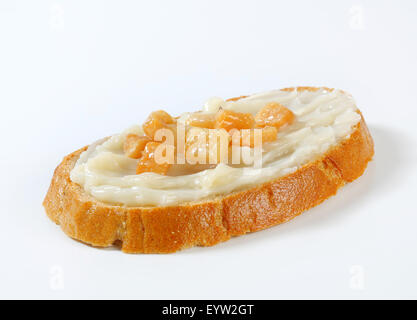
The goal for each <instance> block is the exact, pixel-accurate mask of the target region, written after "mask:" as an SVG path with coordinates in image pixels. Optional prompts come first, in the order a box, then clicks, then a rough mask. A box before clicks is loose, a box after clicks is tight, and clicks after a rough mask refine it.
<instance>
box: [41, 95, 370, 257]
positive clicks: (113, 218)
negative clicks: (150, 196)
mask: <svg viewBox="0 0 417 320" xmlns="http://www.w3.org/2000/svg"><path fill="white" fill-rule="evenodd" d="M285 90H298V91H302V90H311V91H315V90H318V88H310V87H298V88H288V89H285ZM329 90H331V89H329ZM236 99H238V98H236ZM86 149H87V147H85V148H83V149H80V150H78V151H76V152H74V153H72V154H70V155H68V156H66V157H65V158H64V160H63V161H62V163H61V164H60V165H59V166H58V167H57V168H56V170H55V173H54V176H53V179H52V182H51V185H50V187H49V190H48V193H47V195H46V198H45V200H44V203H43V204H44V207H45V210H46V213H47V215H48V216H49V218H50V219H51V220H52V221H54V222H55V223H56V224H58V225H60V226H61V228H62V230H63V231H64V232H65V233H66V234H67V235H68V236H70V237H72V238H74V239H77V240H80V241H83V242H85V243H88V244H91V245H93V246H97V247H108V246H111V245H113V244H114V243H116V242H121V244H122V245H121V248H122V250H123V251H124V252H126V253H171V252H175V251H178V250H181V249H185V248H189V247H193V246H213V245H215V244H217V243H220V242H223V241H227V240H228V239H230V238H231V237H233V236H239V235H243V234H246V233H249V232H255V231H259V230H263V229H266V228H269V227H272V226H274V225H278V224H280V223H283V222H286V221H288V220H291V219H292V218H294V217H296V216H297V215H299V214H301V213H302V212H304V211H306V210H308V209H310V208H312V207H314V206H316V205H318V204H320V203H321V202H323V201H324V200H326V199H327V198H329V197H330V196H332V195H334V194H336V192H337V190H338V189H339V188H340V187H342V186H343V185H344V184H346V183H347V182H351V181H353V180H355V179H357V178H358V177H360V176H361V175H362V174H363V172H364V171H365V169H366V167H367V164H368V162H369V161H371V160H372V157H373V155H374V143H373V140H372V137H371V135H370V133H369V130H368V128H367V126H366V123H365V120H364V119H363V117H362V115H361V121H360V122H359V123H358V124H357V125H356V126H355V128H354V129H353V132H352V134H351V135H350V136H349V137H347V138H346V139H345V140H343V141H342V142H340V143H339V144H338V145H336V146H334V147H332V148H330V149H329V150H328V151H327V152H326V153H325V154H323V155H322V156H321V157H320V158H318V159H315V160H314V161H312V162H309V163H307V164H306V165H304V166H303V167H301V168H300V169H298V170H297V171H296V172H294V173H291V174H288V175H286V176H284V177H281V178H278V179H275V180H272V181H270V182H268V183H265V184H262V185H259V186H257V187H253V188H250V189H248V190H244V191H239V192H234V193H232V194H229V195H224V196H219V197H216V198H213V199H209V200H204V201H201V202H189V203H183V204H181V205H178V206H169V207H126V206H117V205H109V204H106V203H103V202H100V201H97V200H96V199H94V198H93V197H91V196H90V195H88V194H87V193H86V192H85V191H84V189H83V188H82V187H81V186H80V185H78V184H76V183H74V182H72V181H71V179H70V173H71V170H72V169H73V168H74V166H75V163H76V162H77V160H78V158H79V156H80V155H81V153H82V152H84V151H85V150H86Z"/></svg>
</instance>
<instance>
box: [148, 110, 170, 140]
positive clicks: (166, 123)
mask: <svg viewBox="0 0 417 320" xmlns="http://www.w3.org/2000/svg"><path fill="white" fill-rule="evenodd" d="M174 123H175V119H174V118H173V117H171V116H170V115H169V113H167V112H165V111H163V110H159V111H155V112H152V113H151V114H150V116H149V117H148V119H147V120H146V121H145V123H144V124H143V131H144V132H145V134H146V135H147V136H148V137H149V138H150V139H151V140H153V139H154V137H155V133H156V132H157V131H158V130H160V129H168V128H169V127H170V125H172V124H174Z"/></svg>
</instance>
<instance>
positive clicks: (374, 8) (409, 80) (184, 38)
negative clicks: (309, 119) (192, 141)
mask: <svg viewBox="0 0 417 320" xmlns="http://www.w3.org/2000/svg"><path fill="white" fill-rule="evenodd" d="M416 21H417V2H416V1H411V0H410V1H405V0H404V1H364V0H362V1H361V0H357V1H307V0H306V1H260V0H256V1H242V0H240V1H224V0H222V1H213V0H211V1H195V0H193V1H179V0H176V1H168V0H165V1H98V0H97V1H81V0H80V1H75V0H71V1H58V0H56V1H12V0H2V1H0V107H1V113H0V123H1V128H0V130H1V131H0V134H1V157H0V165H1V166H0V168H1V175H0V177H1V178H0V195H1V233H0V243H1V252H0V298H56V299H59V298H140V299H174V298H177V299H183V298H188V299H190V298H195V299H197V298H207V299H213V298H216V299H223V298H234V299H238V298H254V299H258V298H264V299H270V298H273V299H276V298H417V289H416V286H417V273H416V269H417V257H416V241H417V209H416V205H415V204H416V195H417V192H416V191H417V170H416V169H417V165H416V163H417V152H416V150H415V148H416V146H417V143H416V141H417V124H416V120H417V106H416V101H417V98H416V74H417V62H416V61H417V59H416V56H417V45H416V35H417V22H416ZM293 85H313V86H320V85H325V86H329V87H336V88H342V89H345V90H347V91H349V92H350V93H352V94H353V95H354V97H355V98H356V100H357V102H358V106H359V107H360V108H361V110H362V111H363V113H364V115H365V118H366V119H367V122H368V125H369V127H370V130H371V132H372V135H373V137H374V139H375V143H376V156H375V160H374V161H373V162H372V163H371V164H370V166H369V168H368V170H367V172H366V173H365V175H364V176H363V177H361V178H360V179H358V180H357V181H355V182H354V183H352V184H350V185H348V186H346V187H345V188H343V189H342V190H341V191H340V192H339V193H338V195H337V196H336V197H333V198H331V199H329V200H328V201H327V202H325V203H324V204H323V205H321V206H319V207H317V208H314V209H313V210H310V211H308V212H306V213H305V214H303V215H302V216H300V217H298V218H296V219H295V220H293V221H291V222H289V223H287V224H284V225H281V226H277V227H274V228H271V229H269V230H266V231H262V232H259V233H255V234H250V235H247V236H243V237H240V238H235V239H232V240H231V241H229V242H226V243H223V244H220V245H217V246H215V247H212V248H193V249H189V250H185V251H182V252H179V253H176V254H171V255H126V254H123V253H121V252H120V251H118V250H116V249H104V250H103V249H94V248H92V247H89V246H86V245H84V244H82V243H79V242H76V241H74V240H71V239H70V238H68V237H67V236H66V235H64V234H63V233H62V232H61V230H60V229H59V227H58V226H56V225H54V224H53V223H52V222H51V221H49V220H48V218H47V217H46V215H45V214H44V211H43V208H42V206H41V203H42V200H43V197H44V196H45V194H46V191H47V188H48V186H49V182H50V179H51V177H52V173H53V170H54V168H55V167H56V166H57V165H58V163H59V162H60V160H61V159H62V157H63V156H64V155H66V154H68V153H70V152H71V151H73V150H76V149H78V148H79V147H82V146H84V145H87V144H88V143H90V142H92V141H95V140H97V139H98V138H101V137H104V136H108V135H109V134H112V133H116V132H119V131H121V130H122V129H124V128H125V127H127V126H129V125H131V124H135V123H140V122H142V121H143V120H144V118H145V116H146V115H147V114H148V113H149V112H150V110H152V109H155V108H164V109H166V110H167V111H169V112H170V113H172V114H179V113H180V112H182V111H186V110H193V109H195V108H196V107H198V106H200V105H201V104H202V103H203V102H204V100H205V99H206V98H208V97H210V96H221V97H224V98H228V97H234V96H239V95H241V94H247V93H254V92H258V91H265V90H270V89H275V88H281V87H288V86H293Z"/></svg>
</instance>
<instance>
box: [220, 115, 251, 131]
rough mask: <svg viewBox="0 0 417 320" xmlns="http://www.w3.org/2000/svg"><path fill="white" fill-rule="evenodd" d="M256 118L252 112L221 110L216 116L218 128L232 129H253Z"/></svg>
mask: <svg viewBox="0 0 417 320" xmlns="http://www.w3.org/2000/svg"><path fill="white" fill-rule="evenodd" d="M254 125H255V119H254V117H253V115H251V114H250V113H240V112H234V111H230V110H220V111H219V112H218V113H217V116H216V128H219V129H225V130H226V131H230V130H232V129H238V130H240V129H252V128H253V127H254Z"/></svg>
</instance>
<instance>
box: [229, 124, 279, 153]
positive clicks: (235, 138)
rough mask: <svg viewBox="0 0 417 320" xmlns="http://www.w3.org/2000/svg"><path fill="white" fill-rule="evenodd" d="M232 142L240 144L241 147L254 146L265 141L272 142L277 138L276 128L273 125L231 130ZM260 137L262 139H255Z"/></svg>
mask: <svg viewBox="0 0 417 320" xmlns="http://www.w3.org/2000/svg"><path fill="white" fill-rule="evenodd" d="M230 134H231V135H232V144H233V145H240V146H242V147H250V148H255V147H256V146H261V145H262V144H264V143H266V142H273V141H275V140H277V136H278V129H277V128H275V127H265V128H258V129H243V130H232V131H231V132H230ZM260 138H262V140H259V141H258V140H257V139H260ZM258 143H259V145H257V144H258Z"/></svg>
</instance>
